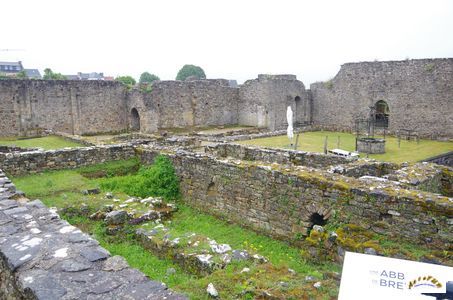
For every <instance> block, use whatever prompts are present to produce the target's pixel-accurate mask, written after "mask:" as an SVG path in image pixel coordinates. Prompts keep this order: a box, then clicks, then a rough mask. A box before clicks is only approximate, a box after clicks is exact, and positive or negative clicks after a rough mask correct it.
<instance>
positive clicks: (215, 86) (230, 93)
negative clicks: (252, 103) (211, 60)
mask: <svg viewBox="0 0 453 300" xmlns="http://www.w3.org/2000/svg"><path fill="white" fill-rule="evenodd" d="M151 98H152V99H153V101H154V102H155V103H156V105H157V112H158V113H157V114H158V116H159V120H158V128H175V127H188V126H212V125H233V124H237V123H238V112H237V109H238V105H237V102H238V88H233V87H230V86H229V82H228V80H224V79H214V80H211V79H208V80H195V81H159V82H155V83H153V85H152V91H151Z"/></svg>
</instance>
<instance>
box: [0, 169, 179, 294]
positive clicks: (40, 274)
mask: <svg viewBox="0 0 453 300" xmlns="http://www.w3.org/2000/svg"><path fill="white" fill-rule="evenodd" d="M17 196H18V195H17V194H16V189H15V186H14V185H13V184H12V183H11V181H10V180H9V179H8V178H7V177H6V176H5V174H4V173H3V172H2V171H1V170H0V299H2V300H3V299H5V300H10V299H11V300H12V299H30V300H31V299H33V300H35V299H42V300H50V299H137V300H138V299H140V300H142V299H187V298H186V297H185V296H182V295H179V294H175V293H174V292H173V291H171V290H169V289H167V287H166V286H165V285H164V284H162V283H160V282H156V281H151V280H149V279H148V277H146V276H145V275H144V274H143V273H141V272H140V271H138V270H136V269H132V268H131V267H130V266H129V265H128V263H127V262H126V261H125V260H124V258H122V257H120V256H113V257H111V256H110V253H109V252H108V251H107V250H105V249H104V248H102V247H100V246H99V243H98V242H97V241H95V240H94V239H92V238H91V237H90V236H89V235H88V234H85V233H82V232H81V231H80V230H79V229H77V228H76V227H74V226H71V225H70V224H68V222H66V221H63V220H61V219H60V218H59V216H58V214H56V213H55V211H53V210H49V209H48V208H47V207H45V205H44V204H43V203H42V202H41V201H39V200H35V201H28V199H24V198H22V199H21V202H18V201H16V200H14V199H15V198H16V197H17Z"/></svg>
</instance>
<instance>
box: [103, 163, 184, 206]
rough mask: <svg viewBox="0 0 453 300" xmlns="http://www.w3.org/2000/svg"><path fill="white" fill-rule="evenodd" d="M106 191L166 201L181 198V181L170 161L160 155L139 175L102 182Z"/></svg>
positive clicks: (143, 168)
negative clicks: (155, 197) (152, 197)
mask: <svg viewBox="0 0 453 300" xmlns="http://www.w3.org/2000/svg"><path fill="white" fill-rule="evenodd" d="M101 188H102V189H104V190H111V191H121V192H124V193H126V194H128V195H131V196H137V197H149V196H158V197H163V198H164V199H166V200H174V199H177V198H179V180H178V178H177V177H176V174H175V169H174V167H173V164H172V163H171V161H170V159H169V158H168V157H166V156H163V155H159V156H157V157H156V159H155V160H154V164H153V165H152V166H149V167H142V168H141V169H140V170H139V172H138V174H137V175H131V176H125V177H118V178H110V179H106V180H104V181H102V182H101Z"/></svg>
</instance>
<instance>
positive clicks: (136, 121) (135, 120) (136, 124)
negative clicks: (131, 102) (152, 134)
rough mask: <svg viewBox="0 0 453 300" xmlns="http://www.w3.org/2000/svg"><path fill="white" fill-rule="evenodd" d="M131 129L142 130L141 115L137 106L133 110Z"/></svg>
mask: <svg viewBox="0 0 453 300" xmlns="http://www.w3.org/2000/svg"><path fill="white" fill-rule="evenodd" d="M131 130H132V131H140V115H139V114H138V111H137V109H136V108H135V107H134V108H132V110H131Z"/></svg>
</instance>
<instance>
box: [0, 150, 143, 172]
mask: <svg viewBox="0 0 453 300" xmlns="http://www.w3.org/2000/svg"><path fill="white" fill-rule="evenodd" d="M132 157H135V150H134V147H133V146H132V145H130V144H123V145H108V146H97V147H86V148H75V149H63V150H49V151H42V150H37V151H30V152H17V153H0V166H1V168H2V169H3V170H4V171H5V172H6V173H7V174H8V175H10V176H18V175H23V174H29V173H38V172H42V171H46V170H61V169H73V168H78V167H82V166H87V165H94V164H98V163H103V162H106V161H112V160H122V159H129V158H132Z"/></svg>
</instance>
